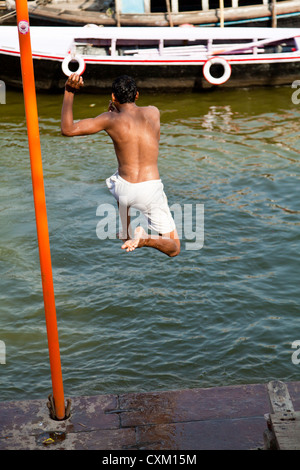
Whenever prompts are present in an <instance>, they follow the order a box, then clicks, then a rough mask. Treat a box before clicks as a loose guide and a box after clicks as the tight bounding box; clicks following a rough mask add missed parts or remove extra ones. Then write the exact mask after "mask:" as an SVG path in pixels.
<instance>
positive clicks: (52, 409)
mask: <svg viewBox="0 0 300 470" xmlns="http://www.w3.org/2000/svg"><path fill="white" fill-rule="evenodd" d="M71 403H72V401H71V399H70V398H68V399H67V406H66V414H65V417H64V418H63V419H68V418H70V416H71ZM47 407H48V409H49V413H50V418H51V419H54V420H57V416H56V411H55V404H54V399H53V396H52V394H50V395H49V396H48V402H47ZM59 421H61V420H59Z"/></svg>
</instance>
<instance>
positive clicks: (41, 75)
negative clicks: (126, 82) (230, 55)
mask: <svg viewBox="0 0 300 470" xmlns="http://www.w3.org/2000/svg"><path fill="white" fill-rule="evenodd" d="M61 64H62V62H60V61H54V60H45V59H34V75H35V83H36V90H37V91H40V92H43V91H44V92H55V93H59V92H61V91H62V90H63V88H64V85H65V82H66V79H67V77H66V76H65V75H64V73H63V72H62V67H61ZM203 65H204V62H202V63H201V62H200V63H199V64H193V65H185V64H179V65H165V64H164V65H151V64H147V65H146V64H145V65H128V64H126V65H125V64H114V65H112V64H92V63H87V64H86V69H85V72H84V74H83V79H84V83H85V87H84V89H83V91H85V92H87V93H110V92H111V83H112V81H113V80H114V79H115V78H116V77H117V76H119V75H123V74H127V75H131V76H133V77H134V78H135V79H136V81H137V84H138V87H139V89H140V91H141V92H147V93H148V92H169V93H170V92H178V91H185V92H201V91H202V90H208V89H213V88H244V87H254V86H278V85H291V84H292V82H293V81H294V80H296V79H300V61H298V62H296V61H290V62H279V63H278V62H272V63H269V62H266V61H265V62H264V63H247V64H241V63H239V64H234V63H232V64H231V76H230V78H229V79H228V80H227V81H226V82H225V83H223V84H221V85H212V84H211V83H209V82H208V81H207V80H206V79H205V78H204V75H203ZM1 69H2V71H1V79H2V80H3V81H4V82H5V84H6V86H7V87H13V88H19V89H20V88H21V87H22V77H21V68H20V58H19V57H15V56H9V55H2V56H1Z"/></svg>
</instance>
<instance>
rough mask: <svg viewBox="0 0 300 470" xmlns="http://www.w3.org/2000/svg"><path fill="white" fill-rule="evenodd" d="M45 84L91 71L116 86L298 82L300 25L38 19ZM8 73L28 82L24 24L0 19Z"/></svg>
mask: <svg viewBox="0 0 300 470" xmlns="http://www.w3.org/2000/svg"><path fill="white" fill-rule="evenodd" d="M30 31H31V42H32V54H33V60H34V68H35V80H36V88H37V90H44V91H59V90H61V89H62V88H63V87H64V83H65V81H66V75H68V74H70V73H71V72H72V71H73V72H75V71H77V72H78V73H83V77H84V81H85V85H86V86H85V90H86V91H90V92H96V91H97V92H99V91H100V92H105V93H106V92H110V90H111V83H112V81H113V79H114V78H116V77H117V76H118V75H121V74H128V75H132V76H134V77H135V79H136V80H137V83H138V86H139V88H140V89H141V91H142V92H148V91H167V92H175V91H181V90H182V91H201V90H206V89H208V88H212V87H229V88H230V87H233V88H236V87H250V86H274V85H291V84H292V82H293V81H294V80H295V79H297V78H299V76H300V29H293V28H281V29H279V28H183V27H182V28H130V27H128V28H115V27H112V28H109V27H107V28H101V27H98V26H95V25H94V26H93V25H91V26H85V27H51V26H48V27H42V26H32V27H31V28H30ZM0 54H1V70H0V79H1V80H3V81H4V82H5V83H6V85H7V86H15V87H21V71H20V60H19V42H18V35H17V27H13V26H2V27H0Z"/></svg>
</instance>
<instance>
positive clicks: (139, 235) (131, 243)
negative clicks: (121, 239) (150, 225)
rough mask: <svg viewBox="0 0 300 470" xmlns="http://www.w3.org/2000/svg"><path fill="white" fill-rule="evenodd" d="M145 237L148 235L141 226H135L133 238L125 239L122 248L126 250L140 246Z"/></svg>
mask: <svg viewBox="0 0 300 470" xmlns="http://www.w3.org/2000/svg"><path fill="white" fill-rule="evenodd" d="M146 238H148V235H147V233H146V232H145V230H144V229H143V227H137V228H136V229H135V231H134V238H132V239H130V240H127V241H125V243H124V244H123V245H122V249H123V250H126V251H133V250H135V249H136V248H140V247H141V246H143V245H144V243H145V239H146Z"/></svg>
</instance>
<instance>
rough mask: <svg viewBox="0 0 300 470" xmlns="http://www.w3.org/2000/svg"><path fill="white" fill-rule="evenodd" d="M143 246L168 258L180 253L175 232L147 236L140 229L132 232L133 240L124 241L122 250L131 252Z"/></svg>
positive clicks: (178, 241)
mask: <svg viewBox="0 0 300 470" xmlns="http://www.w3.org/2000/svg"><path fill="white" fill-rule="evenodd" d="M145 246H149V247H151V248H155V249H156V250H159V251H161V252H162V253H165V254H166V255H168V256H170V257H173V256H177V255H179V253H180V240H179V238H178V234H177V230H176V229H175V230H173V232H170V233H165V234H163V235H148V234H147V233H146V232H145V230H144V229H143V228H142V227H137V228H136V229H135V232H134V238H133V239H132V240H127V241H125V243H124V244H123V245H122V249H123V250H126V251H133V250H135V249H136V248H142V247H145Z"/></svg>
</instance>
